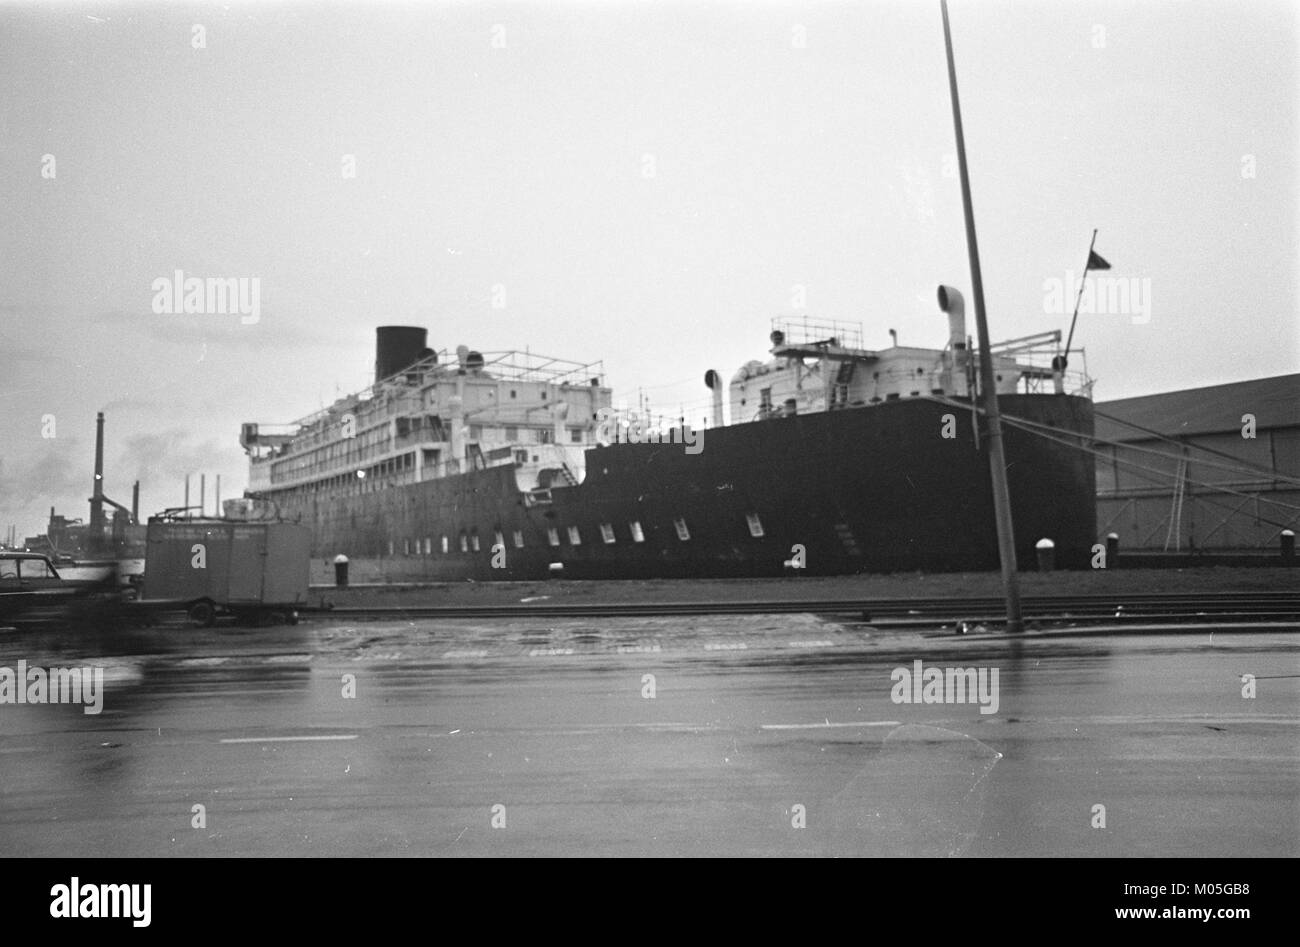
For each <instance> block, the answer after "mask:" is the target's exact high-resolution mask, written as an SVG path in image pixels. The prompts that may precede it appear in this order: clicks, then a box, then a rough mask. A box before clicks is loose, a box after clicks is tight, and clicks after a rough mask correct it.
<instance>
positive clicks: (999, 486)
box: [939, 0, 1024, 632]
mask: <svg viewBox="0 0 1300 947" xmlns="http://www.w3.org/2000/svg"><path fill="white" fill-rule="evenodd" d="M939 7H940V10H941V11H942V12H943V43H944V47H945V50H946V51H947V54H948V88H949V90H950V91H951V93H952V126H953V133H954V135H955V137H956V139H957V170H958V172H959V175H960V177H961V206H962V212H963V215H964V216H965V218H966V252H967V255H968V256H969V258H970V279H971V295H972V296H973V297H974V303H975V327H976V330H977V331H978V334H979V344H980V348H979V350H980V360H979V363H980V364H979V369H980V386H981V387H982V388H983V400H984V415H985V417H986V418H987V419H988V444H989V473H990V475H991V478H992V480H993V515H994V518H995V519H996V520H997V527H998V558H999V559H1000V560H1001V563H1002V585H1003V590H1004V594H1005V595H1006V600H1007V631H1009V632H1018V631H1023V630H1024V623H1023V621H1022V620H1021V615H1020V581H1019V577H1018V576H1017V574H1016V539H1015V532H1014V530H1013V528H1012V524H1011V491H1010V489H1009V487H1008V486H1007V462H1006V456H1005V453H1004V451H1003V446H1002V415H1001V413H1000V412H999V411H998V391H997V388H996V386H995V385H994V378H993V353H992V351H991V349H990V346H989V326H988V320H987V319H986V318H985V314H984V280H983V278H982V277H981V275H980V253H979V246H978V244H977V243H976V242H975V212H974V210H973V209H972V207H971V196H970V175H969V174H968V173H967V170H966V139H965V136H964V135H963V134H962V127H961V104H960V102H959V101H958V98H957V67H956V66H955V65H954V63H953V56H952V31H951V30H950V28H949V26H948V0H939Z"/></svg>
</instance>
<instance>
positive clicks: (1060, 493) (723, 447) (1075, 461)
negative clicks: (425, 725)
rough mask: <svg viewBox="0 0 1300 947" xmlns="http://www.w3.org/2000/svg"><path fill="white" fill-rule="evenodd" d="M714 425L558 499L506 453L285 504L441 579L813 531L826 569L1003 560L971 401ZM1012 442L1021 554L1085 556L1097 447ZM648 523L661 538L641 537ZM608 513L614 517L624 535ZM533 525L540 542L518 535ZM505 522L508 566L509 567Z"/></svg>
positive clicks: (693, 560) (1024, 438)
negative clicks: (948, 428)
mask: <svg viewBox="0 0 1300 947" xmlns="http://www.w3.org/2000/svg"><path fill="white" fill-rule="evenodd" d="M1000 401H1001V404H1002V410H1003V412H1004V413H1005V414H1007V415H1010V416H1017V417H1023V418H1026V419H1028V420H1031V421H1035V422H1038V423H1042V424H1049V425H1051V426H1053V427H1056V428H1058V429H1060V430H1061V431H1062V432H1073V433H1078V434H1082V435H1084V436H1085V437H1091V435H1092V432H1093V414H1092V404H1091V402H1089V401H1087V400H1085V399H1082V398H1076V397H1069V396H1055V395H1015V396H1004V397H1003V398H1001V399H1000ZM946 414H953V415H955V417H956V427H957V436H956V438H954V439H947V438H944V437H943V436H942V431H943V428H944V415H946ZM701 436H702V444H703V449H702V450H701V451H700V452H699V453H697V454H694V455H692V454H688V453H686V451H685V448H684V446H683V445H681V444H618V445H613V446H610V447H604V448H598V449H595V450H591V451H588V453H587V475H586V479H585V481H584V482H583V483H582V484H581V485H580V486H576V487H565V488H558V489H555V490H553V491H552V502H550V503H541V504H537V505H529V504H528V503H527V502H526V497H525V495H524V494H522V493H521V492H520V491H519V490H518V488H517V486H516V483H515V473H514V469H513V468H511V467H495V468H490V469H487V470H481V471H476V472H472V473H468V474H465V475H462V476H459V477H453V478H446V479H440V480H430V481H425V482H422V483H417V484H411V485H407V486H400V487H392V488H389V489H386V490H378V491H375V492H372V493H366V494H361V495H356V496H328V495H326V496H320V497H314V498H312V499H310V500H307V501H305V502H302V503H300V505H298V506H294V505H292V504H291V503H290V502H287V501H285V500H280V503H281V512H282V514H283V515H285V516H287V517H288V518H291V519H296V518H301V520H302V521H303V522H305V523H308V524H309V525H312V526H313V528H314V533H315V542H314V548H313V555H314V556H316V557H324V558H332V557H333V556H334V555H335V554H337V553H345V554H346V555H348V556H349V557H350V558H352V559H358V558H370V557H375V558H380V557H382V558H384V559H385V560H386V561H387V562H389V563H391V565H392V566H393V567H394V568H393V569H392V570H391V574H393V575H404V576H409V577H422V578H427V579H432V580H453V579H464V578H473V579H477V580H493V579H501V580H504V579H514V580H518V579H537V578H544V577H546V576H547V575H549V574H553V573H552V571H551V568H550V567H551V564H552V563H562V564H563V573H562V574H563V576H564V577H565V578H579V579H611V578H624V579H625V578H653V577H695V576H698V577H727V576H777V575H782V574H783V573H784V572H785V571H786V570H785V567H784V565H783V564H784V563H785V562H786V561H787V560H789V559H791V557H792V550H793V549H794V547H796V546H802V547H803V549H804V555H805V572H806V573H807V574H809V575H840V574H847V573H858V572H897V571H911V570H924V571H930V572H954V571H979V570H988V569H996V568H998V554H997V535H996V530H995V526H994V520H993V504H992V488H991V486H990V478H989V466H988V455H987V451H986V447H987V441H986V440H981V444H980V448H979V449H977V448H976V447H975V444H974V437H973V431H972V426H971V412H970V410H969V408H966V409H964V410H963V409H954V408H948V407H944V406H942V405H940V404H937V403H935V402H931V401H925V400H919V399H918V400H910V401H898V402H890V403H886V404H883V405H880V406H877V407H870V408H858V409H850V410H842V411H835V412H828V413H819V414H809V415H801V416H797V417H792V418H783V419H778V420H771V421H759V422H754V423H750V424H740V425H734V426H731V427H725V428H714V429H710V430H708V431H705V432H703V433H702V435H701ZM1067 439H1069V438H1068V437H1067ZM1005 442H1006V457H1007V467H1008V478H1009V481H1010V488H1011V497H1012V517H1013V522H1014V527H1015V534H1016V547H1017V555H1018V558H1019V562H1020V566H1021V568H1033V567H1034V561H1035V558H1034V556H1035V553H1034V546H1035V543H1036V542H1037V541H1038V540H1039V539H1042V538H1044V537H1047V538H1050V539H1052V540H1053V541H1054V542H1055V544H1056V562H1057V566H1058V567H1060V568H1085V567H1086V566H1087V565H1088V563H1089V560H1090V558H1091V554H1092V553H1091V550H1092V545H1093V543H1095V542H1096V541H1097V539H1096V521H1095V518H1096V486H1095V470H1094V466H1093V462H1092V459H1091V457H1090V456H1089V455H1087V454H1086V453H1084V452H1083V451H1081V450H1079V449H1077V448H1076V447H1070V446H1067V445H1065V444H1061V443H1056V442H1053V441H1049V440H1047V439H1045V438H1042V437H1037V436H1035V435H1032V434H1028V433H1025V432H1023V431H1021V430H1018V429H1015V428H1008V429H1007V430H1006V431H1005ZM747 514H757V515H758V517H759V520H760V521H761V526H762V530H763V533H764V535H763V536H762V537H761V538H755V537H754V536H752V535H751V532H750V528H749V526H748V523H747V520H746V516H747ZM675 519H681V520H684V521H685V523H686V526H687V528H688V530H689V533H690V538H689V540H685V541H683V540H682V539H680V538H679V537H678V533H677V529H676V528H675V526H674V520H675ZM633 521H636V522H639V523H640V524H641V527H642V530H643V533H644V537H645V541H644V542H641V543H637V542H633V540H632V535H631V527H630V525H629V524H630V523H631V522H633ZM601 524H611V525H612V526H613V528H614V531H615V542H613V543H612V544H611V543H606V542H604V541H603V538H602V535H601ZM569 527H577V528H578V530H579V534H580V538H581V544H580V545H577V546H574V545H572V544H571V543H570V541H569V536H568V528H569ZM548 528H553V529H556V530H558V532H559V535H560V538H561V545H560V546H559V547H555V546H551V545H549V544H548V539H547V530H548ZM516 530H518V531H520V532H522V534H523V539H524V546H523V548H515V546H514V541H513V539H514V536H513V534H514V532H515V531H516ZM462 531H464V532H465V533H466V535H467V540H468V537H470V536H472V535H473V534H474V533H477V536H478V539H479V549H478V551H474V549H473V548H472V545H471V548H470V549H469V550H468V551H465V552H462V551H461V548H460V536H461V533H462ZM498 531H499V532H500V533H501V534H503V536H504V538H505V545H506V549H505V557H504V558H505V566H504V568H494V567H493V559H494V556H493V553H492V550H491V547H492V545H493V543H494V542H495V539H494V533H496V532H498ZM443 536H446V537H447V539H448V542H449V551H448V552H446V553H443V552H442V537H443ZM426 539H427V540H429V541H430V542H431V545H432V552H431V553H429V554H425V548H426V547H425V542H426ZM390 544H391V545H390ZM408 548H409V549H410V553H409V554H406V555H404V554H403V553H404V550H406V549H408ZM394 553H395V554H394ZM495 558H496V561H497V563H498V565H499V564H500V560H501V557H500V556H496V557H495Z"/></svg>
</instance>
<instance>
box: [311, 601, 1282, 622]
mask: <svg viewBox="0 0 1300 947" xmlns="http://www.w3.org/2000/svg"><path fill="white" fill-rule="evenodd" d="M1022 606H1023V609H1024V614H1025V618H1026V619H1027V620H1033V621H1071V620H1097V619H1106V620H1107V621H1108V622H1120V623H1130V622H1133V623H1140V622H1147V623H1151V622H1155V621H1203V620H1204V621H1223V620H1232V621H1259V622H1264V621H1269V622H1278V621H1300V592H1218V593H1192V594H1174V593H1128V594H1096V595H1070V596H1030V597H1026V598H1025V599H1024V600H1023V602H1022ZM1004 608H1005V606H1004V603H1003V601H1002V600H1001V599H1000V598H995V597H980V598H932V599H918V598H903V599H830V600H823V601H816V600H811V601H810V600H788V599H783V600H774V601H746V602H717V601H711V602H626V603H611V604H577V603H554V604H518V605H475V606H465V605H398V606H361V607H343V608H332V607H323V608H304V609H301V611H302V613H303V614H304V616H313V617H327V616H328V617H334V618H346V619H350V620H363V621H364V620H384V619H400V618H427V619H438V618H448V619H450V618H528V619H547V618H638V617H657V618H665V617H675V616H682V617H689V616H703V615H776V614H796V613H810V614H817V615H836V616H846V615H851V616H853V617H854V618H855V619H856V620H858V621H866V622H870V623H872V624H880V625H884V624H889V625H893V626H898V627H904V626H906V625H912V624H914V625H918V626H919V625H930V626H933V625H934V624H935V623H936V622H938V623H941V624H942V623H957V622H983V623H992V624H997V623H998V622H999V621H1000V620H1001V619H1002V617H1003V616H1004Z"/></svg>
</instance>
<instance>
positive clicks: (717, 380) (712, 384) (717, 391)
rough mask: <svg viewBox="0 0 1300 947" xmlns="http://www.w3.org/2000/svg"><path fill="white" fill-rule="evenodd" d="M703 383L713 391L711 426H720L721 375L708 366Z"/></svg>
mask: <svg viewBox="0 0 1300 947" xmlns="http://www.w3.org/2000/svg"><path fill="white" fill-rule="evenodd" d="M772 335H774V336H775V335H776V333H775V332H774V333H772ZM773 342H774V344H776V345H780V344H781V343H780V342H776V341H775V339H774V340H773ZM704 384H705V386H706V387H707V388H708V389H709V390H710V391H712V392H713V426H714V427H722V426H723V422H722V376H721V375H719V374H718V373H717V372H715V371H714V370H713V369H711V368H710V369H709V370H708V371H707V372H705V373H704Z"/></svg>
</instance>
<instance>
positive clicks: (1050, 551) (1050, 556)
mask: <svg viewBox="0 0 1300 947" xmlns="http://www.w3.org/2000/svg"><path fill="white" fill-rule="evenodd" d="M1034 551H1035V552H1036V553H1037V554H1038V571H1039V572H1051V571H1052V570H1053V569H1055V568H1056V543H1054V542H1052V541H1051V540H1050V539H1047V538H1046V537H1044V538H1043V539H1040V540H1039V541H1038V543H1037V544H1036V545H1035V546H1034Z"/></svg>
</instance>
